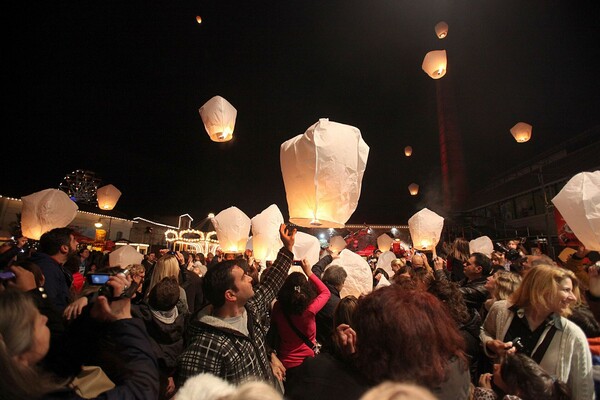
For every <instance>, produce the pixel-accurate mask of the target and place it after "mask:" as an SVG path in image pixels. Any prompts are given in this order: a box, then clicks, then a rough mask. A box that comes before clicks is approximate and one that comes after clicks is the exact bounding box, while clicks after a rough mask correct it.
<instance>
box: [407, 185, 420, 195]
mask: <svg viewBox="0 0 600 400" xmlns="http://www.w3.org/2000/svg"><path fill="white" fill-rule="evenodd" d="M408 192H409V193H410V195H411V196H416V195H417V194H419V185H417V184H416V183H411V184H410V185H408Z"/></svg>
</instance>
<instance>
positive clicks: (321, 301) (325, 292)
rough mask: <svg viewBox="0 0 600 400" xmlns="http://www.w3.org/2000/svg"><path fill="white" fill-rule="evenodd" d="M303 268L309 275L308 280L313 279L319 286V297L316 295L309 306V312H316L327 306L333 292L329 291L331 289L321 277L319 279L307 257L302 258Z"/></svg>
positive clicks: (314, 283) (317, 286) (316, 285)
mask: <svg viewBox="0 0 600 400" xmlns="http://www.w3.org/2000/svg"><path fill="white" fill-rule="evenodd" d="M313 268H314V267H313ZM302 270H303V271H304V273H305V274H306V276H308V280H309V281H311V282H312V283H313V285H315V287H316V288H317V297H315V299H314V300H313V301H312V303H310V304H309V306H308V308H307V310H308V311H309V312H312V313H313V314H316V313H318V312H319V311H320V310H321V308H323V307H324V306H325V304H327V300H329V297H330V296H331V293H330V292H329V289H327V286H325V284H324V283H323V282H321V279H319V277H318V276H317V275H316V274H313V272H312V269H311V267H310V265H309V264H308V261H306V259H304V260H302Z"/></svg>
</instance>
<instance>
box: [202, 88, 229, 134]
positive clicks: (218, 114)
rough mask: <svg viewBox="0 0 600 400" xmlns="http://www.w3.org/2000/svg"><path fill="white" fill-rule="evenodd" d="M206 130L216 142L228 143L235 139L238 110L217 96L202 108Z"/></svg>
mask: <svg viewBox="0 0 600 400" xmlns="http://www.w3.org/2000/svg"><path fill="white" fill-rule="evenodd" d="M199 112H200V118H202V122H203V123H204V128H205V129H206V132H207V133H208V136H210V139H211V140H212V141H214V142H227V141H229V140H231V138H232V137H233V129H234V127H235V118H236V117H237V110H236V109H235V108H234V107H233V106H232V105H231V104H230V103H229V102H228V101H227V100H225V99H224V98H222V97H221V96H215V97H213V98H212V99H210V100H209V101H207V102H206V103H205V104H204V105H203V106H202V107H200V110H199Z"/></svg>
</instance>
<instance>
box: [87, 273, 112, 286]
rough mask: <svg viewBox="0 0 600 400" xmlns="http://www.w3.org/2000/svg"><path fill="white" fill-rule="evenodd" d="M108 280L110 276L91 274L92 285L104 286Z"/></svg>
mask: <svg viewBox="0 0 600 400" xmlns="http://www.w3.org/2000/svg"><path fill="white" fill-rule="evenodd" d="M108 278H110V275H105V274H91V275H90V279H91V283H92V285H104V284H105V283H106V282H108Z"/></svg>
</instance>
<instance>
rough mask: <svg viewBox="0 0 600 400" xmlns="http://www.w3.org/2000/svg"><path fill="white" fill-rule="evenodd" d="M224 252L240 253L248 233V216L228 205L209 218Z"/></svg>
mask: <svg viewBox="0 0 600 400" xmlns="http://www.w3.org/2000/svg"><path fill="white" fill-rule="evenodd" d="M211 221H212V224H213V226H214V227H215V231H217V238H218V239H219V246H220V247H221V249H222V250H223V252H224V253H234V254H239V253H242V252H243V251H244V250H245V249H246V242H247V241H248V234H249V233H250V218H248V216H247V215H246V214H244V213H243V212H242V211H241V210H240V209H239V208H237V207H229V208H227V209H225V210H223V211H221V212H220V213H218V214H217V215H216V216H215V217H214V218H212V219H211Z"/></svg>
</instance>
